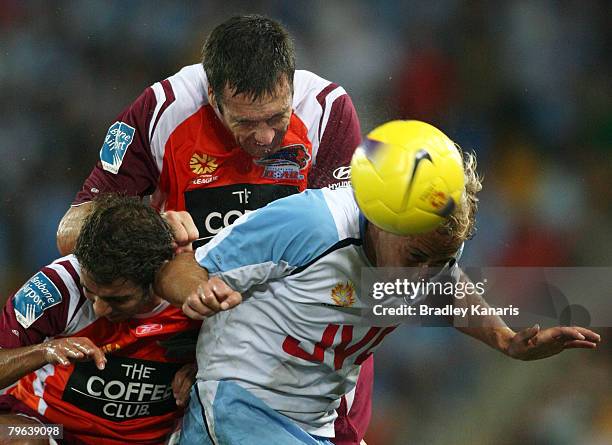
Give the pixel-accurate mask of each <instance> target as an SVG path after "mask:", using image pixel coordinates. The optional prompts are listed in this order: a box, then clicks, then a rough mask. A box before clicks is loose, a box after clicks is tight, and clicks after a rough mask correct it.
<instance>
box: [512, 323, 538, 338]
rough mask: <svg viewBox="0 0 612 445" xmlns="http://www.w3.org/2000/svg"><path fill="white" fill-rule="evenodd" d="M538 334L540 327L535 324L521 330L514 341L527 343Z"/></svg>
mask: <svg viewBox="0 0 612 445" xmlns="http://www.w3.org/2000/svg"><path fill="white" fill-rule="evenodd" d="M538 332H540V325H539V324H536V325H534V326H532V327H530V328H527V329H523V330H522V331H520V332H518V333H517V334H516V340H517V341H520V342H523V343H527V342H529V340H531V339H533V338H534V337H535V336H536V335H538Z"/></svg>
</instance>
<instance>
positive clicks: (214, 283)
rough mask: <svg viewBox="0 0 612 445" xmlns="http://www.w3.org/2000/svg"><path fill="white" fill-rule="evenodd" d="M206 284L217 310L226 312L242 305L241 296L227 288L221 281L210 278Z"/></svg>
mask: <svg viewBox="0 0 612 445" xmlns="http://www.w3.org/2000/svg"><path fill="white" fill-rule="evenodd" d="M208 283H209V284H210V288H211V290H212V291H213V294H214V296H215V297H216V299H217V301H218V302H219V303H220V304H219V310H222V311H226V310H228V309H231V308H233V307H235V306H238V305H239V304H240V303H242V295H241V294H240V292H236V291H235V290H234V289H232V288H231V287H229V286H228V285H227V284H226V283H225V282H224V281H223V280H221V279H220V278H217V277H212V278H211V279H210V280H209V281H208Z"/></svg>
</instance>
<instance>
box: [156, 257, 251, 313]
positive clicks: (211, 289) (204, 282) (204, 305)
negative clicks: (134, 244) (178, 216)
mask: <svg viewBox="0 0 612 445" xmlns="http://www.w3.org/2000/svg"><path fill="white" fill-rule="evenodd" d="M154 291H155V293H156V294H157V295H159V296H160V297H162V298H163V299H165V300H167V301H169V302H170V304H172V305H173V306H176V307H180V308H182V309H183V312H184V313H185V315H187V316H188V317H190V318H193V319H196V320H202V319H204V317H207V316H209V315H213V314H215V313H217V312H219V311H224V310H227V309H231V308H232V307H234V306H236V305H238V304H240V303H241V302H242V295H240V293H238V292H236V291H234V290H233V289H231V288H230V287H229V286H228V285H227V284H226V283H224V282H223V281H222V280H220V279H219V278H211V279H210V280H209V279H208V271H207V270H206V269H204V268H203V267H202V266H200V265H199V264H198V263H197V261H196V260H195V256H194V253H193V252H183V253H179V254H178V255H176V256H175V257H174V259H172V260H171V261H169V262H167V263H166V264H164V265H163V266H162V267H161V269H160V270H159V272H158V273H157V276H156V278H155V285H154Z"/></svg>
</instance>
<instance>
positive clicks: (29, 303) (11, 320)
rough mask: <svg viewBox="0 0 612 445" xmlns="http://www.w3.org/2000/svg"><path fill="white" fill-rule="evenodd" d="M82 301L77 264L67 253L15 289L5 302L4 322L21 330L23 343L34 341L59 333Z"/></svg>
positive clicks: (83, 299) (83, 298) (83, 297)
mask: <svg viewBox="0 0 612 445" xmlns="http://www.w3.org/2000/svg"><path fill="white" fill-rule="evenodd" d="M85 300H86V299H85V296H84V295H83V291H82V288H81V285H80V266H79V264H78V261H77V260H76V258H75V257H74V256H73V255H68V256H66V257H63V258H60V259H58V260H56V261H54V262H53V263H51V264H49V265H48V266H45V267H43V268H42V269H40V270H39V271H38V272H37V273H36V274H34V275H33V276H32V277H30V279H29V280H28V281H26V282H25V284H24V285H23V286H21V288H20V289H19V290H17V292H15V294H14V295H13V296H12V298H11V299H10V300H9V301H8V302H7V306H6V308H5V311H4V314H3V317H4V318H3V319H4V321H3V325H5V326H9V325H10V326H12V329H16V330H17V331H21V332H22V333H23V334H24V335H23V337H22V340H23V341H24V343H25V344H31V343H36V342H38V341H40V340H41V339H44V338H45V337H53V336H55V335H58V334H60V333H62V332H63V331H64V330H65V328H66V325H67V323H68V322H69V320H70V319H71V318H72V317H73V316H74V314H75V313H76V311H77V310H78V308H79V307H80V306H82V304H83V302H84V301H85ZM13 332H15V331H13ZM26 339H27V340H26Z"/></svg>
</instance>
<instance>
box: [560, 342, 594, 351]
mask: <svg viewBox="0 0 612 445" xmlns="http://www.w3.org/2000/svg"><path fill="white" fill-rule="evenodd" d="M563 348H564V349H576V348H581V349H595V348H597V343H595V342H592V341H586V340H569V341H566V342H565V343H564V344H563Z"/></svg>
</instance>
